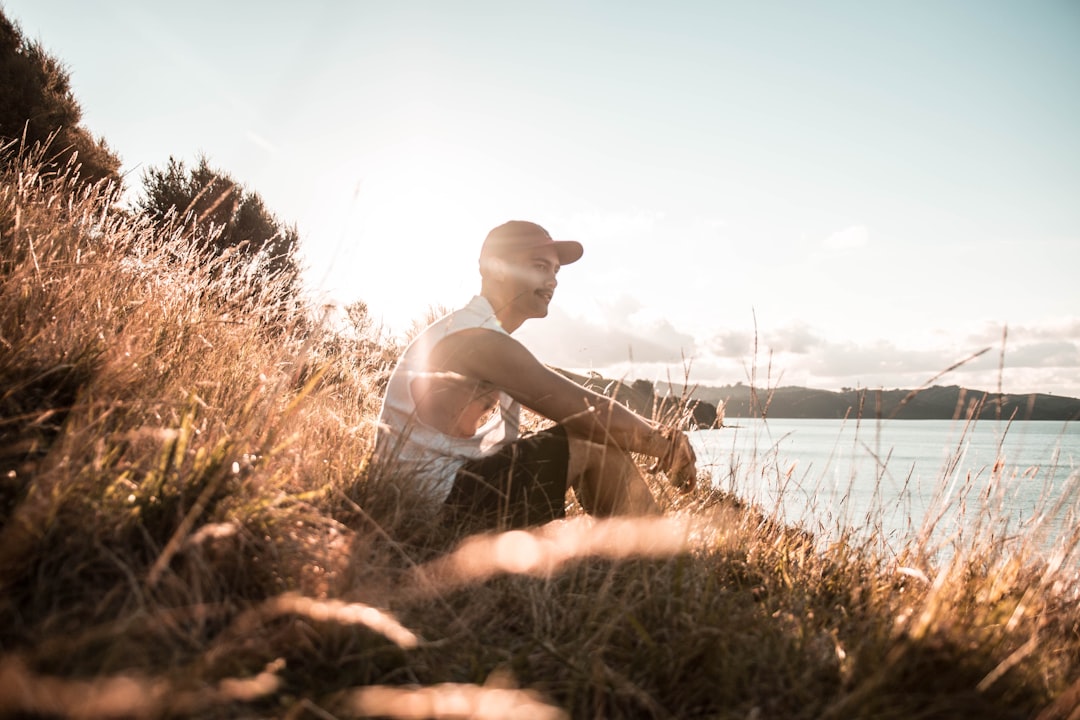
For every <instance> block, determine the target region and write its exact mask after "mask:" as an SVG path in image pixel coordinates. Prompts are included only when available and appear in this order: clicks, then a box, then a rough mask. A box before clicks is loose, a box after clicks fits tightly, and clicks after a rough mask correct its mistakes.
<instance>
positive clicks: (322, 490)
mask: <svg viewBox="0 0 1080 720" xmlns="http://www.w3.org/2000/svg"><path fill="white" fill-rule="evenodd" d="M115 201H116V198H115V197H114V196H112V195H111V194H110V193H109V192H108V190H107V189H105V188H101V187H98V188H96V189H90V190H78V189H77V188H76V187H75V185H74V184H73V183H72V182H71V180H70V178H67V177H65V176H46V175H43V174H41V172H40V171H39V166H38V165H36V164H35V163H34V162H33V160H32V159H26V158H23V159H22V160H21V161H20V162H18V163H16V164H15V165H14V167H13V169H12V170H11V171H9V172H7V173H6V174H4V175H3V177H2V178H0V250H2V254H0V307H3V313H2V316H0V393H2V395H0V716H5V717H7V716H19V717H28V716H49V717H81V718H90V717H200V718H219V717H220V718H226V717H281V718H329V717H339V718H340V717H369V716H380V717H400V718H414V717H446V718H449V717H455V718H456V717H483V718H496V717H497V718H505V717H522V718H561V717H582V718H591V717H605V718H643V717H646V718H654V717H655V718H692V717H709V718H740V719H744V718H916V717H921V718H972V719H975V718H978V719H979V720H985V719H987V718H1041V719H1043V720H1049V719H1050V718H1062V719H1064V718H1070V717H1073V718H1075V717H1076V715H1075V711H1074V709H1075V707H1076V706H1077V704H1078V701H1080V604H1078V603H1077V599H1078V598H1077V594H1078V590H1080V580H1078V575H1077V572H1076V570H1077V552H1076V551H1077V538H1078V536H1077V535H1076V534H1074V535H1073V536H1072V537H1069V538H1064V539H1063V540H1062V542H1061V543H1060V544H1059V545H1058V546H1057V549H1056V551H1055V552H1054V553H1052V554H1051V555H1050V556H1049V557H1046V556H1044V555H1043V554H1042V553H1041V552H1040V551H1039V548H1040V547H1041V544H1040V535H1039V531H1040V527H1039V526H1038V524H1037V523H1034V522H1033V524H1031V525H1030V526H1029V527H1027V528H1026V530H1025V531H1024V532H1022V533H1020V534H1019V535H1016V536H1010V537H1008V538H1003V537H999V536H998V535H996V534H995V533H994V524H993V522H992V521H990V520H987V521H986V522H984V523H981V524H980V525H979V528H981V529H979V530H976V531H972V532H969V533H965V534H962V535H950V534H948V533H944V537H942V536H941V534H938V533H935V532H934V529H933V528H932V527H927V528H924V531H923V532H922V533H921V534H920V535H919V536H918V537H916V538H914V539H913V540H911V541H910V542H909V543H908V544H907V545H906V546H905V547H903V548H902V549H901V550H900V551H896V550H887V549H886V545H885V543H884V542H883V539H882V538H880V537H875V536H874V535H873V533H870V534H869V539H867V534H865V533H864V534H861V535H858V536H856V535H854V534H853V535H852V537H851V538H850V539H849V540H848V541H847V542H843V541H841V542H836V543H832V544H829V545H823V544H822V543H819V542H817V541H816V539H815V538H814V537H813V536H812V535H810V534H807V533H805V532H802V531H799V530H798V529H795V528H790V527H787V526H785V525H784V524H783V523H782V522H780V520H781V519H780V518H776V517H773V516H771V515H770V514H768V513H765V512H762V511H760V510H759V509H756V508H753V507H749V506H747V505H745V504H744V503H742V502H740V501H739V499H738V498H735V497H730V496H725V495H722V494H719V493H716V492H713V491H709V490H707V489H702V490H701V491H699V492H698V494H696V495H694V496H692V497H685V498H684V497H673V496H671V495H670V494H669V493H668V492H667V491H666V490H665V488H664V485H663V483H662V482H660V481H659V480H658V481H657V482H656V491H657V493H658V494H659V495H660V496H661V499H662V501H663V503H664V506H665V508H666V509H667V514H666V515H665V517H663V518H661V519H656V520H652V521H641V520H638V521H634V520H621V521H620V520H612V521H605V522H601V521H594V520H592V519H590V518H587V517H581V516H580V515H579V514H578V513H576V512H573V511H572V512H571V517H570V518H569V519H568V520H567V521H565V522H561V523H556V524H553V525H550V526H547V527H544V528H539V529H537V530H536V531H533V532H529V533H526V532H516V533H510V534H507V535H504V536H494V535H489V536H478V537H471V538H461V537H459V535H458V534H457V532H456V530H455V529H454V528H447V527H443V526H442V525H440V523H439V522H438V521H437V518H436V516H435V515H434V509H433V508H430V507H428V506H427V505H425V503H424V502H423V501H422V500H421V499H420V498H417V497H413V496H411V495H410V493H409V491H408V482H407V478H395V477H393V476H392V475H391V474H388V473H385V472H382V473H380V472H377V471H375V470H374V469H373V468H372V467H370V466H369V456H370V449H371V442H372V438H373V422H374V419H375V414H376V411H377V406H378V402H379V392H380V390H381V387H382V383H383V382H384V381H385V377H386V373H387V371H388V368H389V367H390V364H391V363H392V362H393V359H394V357H395V355H396V351H397V349H396V347H395V345H394V344H393V343H390V342H389V341H386V340H385V339H380V338H375V337H356V336H344V337H343V336H339V335H335V334H332V333H330V332H329V331H328V330H326V329H324V328H322V327H321V326H320V325H319V323H318V322H316V321H313V320H312V319H311V318H310V317H308V316H307V315H304V314H303V313H301V312H300V311H299V310H298V309H297V308H295V307H293V305H292V304H291V303H290V302H289V301H288V298H287V297H285V296H284V295H283V292H282V289H281V288H278V287H275V286H273V284H269V285H268V284H265V283H261V282H260V281H259V277H260V271H259V268H258V267H257V266H255V265H251V264H248V263H246V261H245V262H241V261H239V260H236V259H231V258H230V257H228V256H227V257H223V258H219V259H217V260H214V261H212V262H211V261H207V260H206V259H205V258H203V257H200V256H199V254H198V253H197V252H195V251H194V250H193V249H192V246H191V244H190V243H189V242H188V240H187V239H186V238H185V237H184V236H183V235H182V234H181V233H176V234H173V235H169V236H162V235H161V234H155V233H154V232H152V231H151V230H150V229H149V228H148V227H146V226H144V225H140V224H139V223H138V222H135V221H133V220H130V219H127V218H125V216H124V214H123V213H122V212H118V211H116V210H115V209H114V207H113V206H114V204H115ZM747 465H752V464H749V463H748V464H747ZM756 467H759V469H760V466H756ZM765 472H775V473H776V474H777V476H778V477H779V476H780V475H781V474H782V472H783V471H782V470H781V469H779V468H768V467H766V469H765ZM988 496H992V493H990V494H988ZM982 497H983V496H982V495H980V496H979V497H971V498H963V499H962V500H963V502H964V503H966V505H965V507H966V508H967V511H968V512H971V513H981V512H982V506H981V504H980V503H981V502H982V501H981V498H982ZM987 512H988V513H991V515H988V516H987V517H991V516H992V508H991V509H989V510H987ZM868 523H869V525H868V527H872V526H873V525H872V518H870V519H868ZM855 537H861V538H863V539H861V540H859V541H856V540H855V539H854V538H855Z"/></svg>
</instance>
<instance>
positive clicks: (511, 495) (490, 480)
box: [446, 425, 570, 530]
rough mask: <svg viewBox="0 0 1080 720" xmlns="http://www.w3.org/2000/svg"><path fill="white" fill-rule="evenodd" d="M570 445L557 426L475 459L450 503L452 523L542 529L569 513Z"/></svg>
mask: <svg viewBox="0 0 1080 720" xmlns="http://www.w3.org/2000/svg"><path fill="white" fill-rule="evenodd" d="M569 465H570V443H569V441H568V440H567V437H566V429H565V428H563V427H562V426H560V425H556V426H554V427H552V428H550V429H548V430H542V431H540V432H537V433H533V434H531V435H527V436H525V437H523V438H520V439H518V440H515V441H514V442H512V443H509V444H507V445H505V446H503V447H502V448H500V449H499V450H498V451H497V452H496V453H495V454H493V455H488V456H487V457H482V458H478V459H476V460H470V461H469V462H467V463H466V464H465V465H464V467H462V468H461V470H459V471H458V474H457V478H456V479H455V481H454V486H453V488H452V489H451V490H450V495H449V497H447V498H446V519H447V521H448V522H449V523H451V524H455V525H461V526H465V525H468V526H469V527H470V529H499V530H506V529H510V528H521V527H527V526H529V525H542V524H543V523H546V522H548V521H549V520H554V519H556V518H561V517H563V516H564V515H565V514H566V486H567V471H568V470H569Z"/></svg>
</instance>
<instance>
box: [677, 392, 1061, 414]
mask: <svg viewBox="0 0 1080 720" xmlns="http://www.w3.org/2000/svg"><path fill="white" fill-rule="evenodd" d="M669 390H670V389H669ZM677 390H679V391H680V392H681V388H677ZM691 396H692V397H693V398H695V399H697V400H701V401H703V402H706V403H709V404H711V405H715V406H717V407H720V406H723V408H724V410H723V412H724V416H725V417H729V418H730V417H760V416H762V415H765V416H767V417H775V418H842V417H844V416H845V415H848V416H851V417H858V416H861V417H874V418H878V417H881V418H897V419H902V420H948V419H952V418H964V417H968V416H969V415H971V416H973V417H977V418H979V419H981V420H988V419H994V418H1004V419H1008V418H1014V419H1016V420H1080V399H1077V398H1070V397H1059V396H1057V395H1048V394H1045V393H1033V394H1029V395H1011V394H1002V395H999V394H997V393H990V392H986V391H983V390H973V389H970V388H962V387H959V386H956V385H950V386H948V387H942V386H937V385H935V386H933V387H929V388H925V389H923V390H919V391H914V390H899V389H898V390H869V389H865V388H864V389H860V390H850V389H849V390H842V391H840V392H833V391H829V390H815V389H811V388H803V387H780V388H773V389H771V390H766V389H762V388H755V389H751V388H750V387H749V386H747V385H733V386H732V385H729V386H725V387H701V388H696V389H695V390H694V391H693V392H692V393H691Z"/></svg>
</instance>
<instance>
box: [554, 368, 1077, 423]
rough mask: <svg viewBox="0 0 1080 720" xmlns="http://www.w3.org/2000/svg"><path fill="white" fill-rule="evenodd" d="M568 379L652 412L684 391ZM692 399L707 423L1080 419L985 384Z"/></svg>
mask: <svg viewBox="0 0 1080 720" xmlns="http://www.w3.org/2000/svg"><path fill="white" fill-rule="evenodd" d="M559 372H561V373H562V374H564V375H565V376H566V377H569V378H570V379H572V380H574V381H575V382H578V383H580V384H582V385H584V386H586V387H589V388H591V389H593V390H596V391H597V392H601V393H603V394H605V395H609V396H614V397H616V398H617V399H618V400H619V401H620V402H622V403H624V404H626V405H628V406H629V407H631V408H632V409H634V410H635V411H637V412H639V413H642V414H644V415H646V416H647V417H653V416H655V415H657V414H661V413H663V411H664V410H665V408H667V409H670V408H671V407H672V406H673V405H674V404H675V400H677V399H679V398H681V397H682V396H683V394H684V392H685V389H684V388H683V386H681V385H675V384H669V383H656V384H655V385H654V384H653V383H651V382H649V381H647V380H635V381H633V382H631V383H629V384H626V385H624V384H621V383H620V382H618V381H616V380H611V379H608V378H604V377H602V376H600V375H597V374H592V375H588V376H584V375H578V374H575V373H571V372H568V371H565V370H559ZM690 398H691V399H692V400H694V401H696V404H695V406H694V407H693V419H694V422H695V423H696V424H697V425H698V426H699V427H709V426H712V425H715V424H716V423H717V417H718V416H719V417H720V418H721V422H722V421H723V419H730V418H746V417H762V416H765V417H771V418H843V417H845V416H846V417H864V418H896V419H901V420H949V419H953V418H966V417H968V416H969V415H972V416H974V417H977V418H978V419H981V420H991V419H995V418H1002V419H1009V418H1013V419H1016V420H1060V421H1065V420H1080V399H1078V398H1070V397H1060V396H1057V395H1049V394H1046V393H1033V394H1028V395H1015V394H1001V395H999V394H997V393H991V392H987V391H983V390H973V389H970V388H962V387H959V386H956V385H950V386H948V387H942V386H937V385H935V386H933V387H929V388H925V389H923V390H918V391H915V390H899V389H897V390H869V389H865V388H864V389H859V390H853V389H846V390H841V391H839V392H835V391H830V390H816V389H813V388H804V387H779V388H771V389H770V388H752V387H750V386H749V385H744V384H742V383H737V384H735V385H724V386H720V387H709V386H698V387H693V386H692V387H691V389H690Z"/></svg>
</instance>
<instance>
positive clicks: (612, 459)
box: [569, 437, 634, 481]
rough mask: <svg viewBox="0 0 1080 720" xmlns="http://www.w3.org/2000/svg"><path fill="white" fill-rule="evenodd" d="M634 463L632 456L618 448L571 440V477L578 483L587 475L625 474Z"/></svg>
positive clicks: (573, 438) (572, 438)
mask: <svg viewBox="0 0 1080 720" xmlns="http://www.w3.org/2000/svg"><path fill="white" fill-rule="evenodd" d="M633 464H634V461H633V459H632V458H631V457H630V454H629V453H627V452H626V451H624V450H621V449H619V448H617V447H612V446H610V445H602V444H600V443H595V442H591V441H589V440H585V439H583V438H575V437H571V438H570V468H569V477H570V479H571V481H576V480H577V479H579V478H580V477H582V476H583V475H585V474H586V473H590V474H592V473H605V474H607V473H612V472H617V473H620V474H622V473H625V472H627V471H628V470H630V469H631V466H633Z"/></svg>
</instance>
